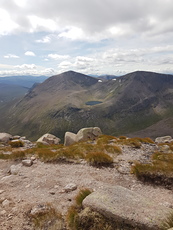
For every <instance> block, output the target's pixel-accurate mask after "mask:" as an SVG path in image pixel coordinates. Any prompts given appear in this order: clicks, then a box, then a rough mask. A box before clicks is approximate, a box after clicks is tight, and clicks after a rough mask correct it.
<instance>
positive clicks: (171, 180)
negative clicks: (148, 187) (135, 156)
mask: <svg viewBox="0 0 173 230" xmlns="http://www.w3.org/2000/svg"><path fill="white" fill-rule="evenodd" d="M151 160H152V162H151V163H150V164H143V163H140V162H136V163H135V165H134V166H133V167H132V173H134V174H135V175H136V176H137V178H138V179H140V180H142V181H144V182H150V183H154V184H157V185H164V186H166V187H168V188H172V186H173V154H170V153H168V154H166V153H161V152H155V153H154V154H153V155H152V159H151Z"/></svg>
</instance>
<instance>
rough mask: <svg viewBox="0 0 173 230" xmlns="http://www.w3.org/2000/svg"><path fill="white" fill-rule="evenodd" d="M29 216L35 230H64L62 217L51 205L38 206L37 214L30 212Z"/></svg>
mask: <svg viewBox="0 0 173 230" xmlns="http://www.w3.org/2000/svg"><path fill="white" fill-rule="evenodd" d="M28 216H29V218H30V220H31V223H32V224H33V227H34V229H38V230H41V229H52V230H55V229H59V230H63V229H64V221H63V218H62V215H61V214H60V213H59V212H58V211H57V210H56V209H55V208H54V207H53V206H52V205H51V204H44V205H38V206H37V207H36V210H35V212H34V213H32V212H31V211H30V212H29V213H28Z"/></svg>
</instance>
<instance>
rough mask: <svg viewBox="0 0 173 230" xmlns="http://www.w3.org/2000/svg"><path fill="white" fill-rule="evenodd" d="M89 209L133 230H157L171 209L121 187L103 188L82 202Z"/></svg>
mask: <svg viewBox="0 0 173 230" xmlns="http://www.w3.org/2000/svg"><path fill="white" fill-rule="evenodd" d="M83 206H84V208H86V207H89V208H90V209H92V210H93V211H96V212H98V213H100V214H102V215H104V216H105V217H106V218H108V219H112V220H113V221H115V222H118V223H119V224H120V226H127V225H130V226H131V227H133V229H136V228H137V229H143V230H149V229H150V230H151V229H152V230H156V229H157V230H159V229H160V226H161V223H162V222H163V221H164V220H165V218H166V217H167V216H168V215H169V213H170V212H171V211H172V209H170V208H167V207H165V206H162V205H159V204H158V203H154V202H153V201H152V200H150V199H148V198H146V197H143V196H141V195H139V194H138V193H135V192H133V191H130V190H129V189H126V188H123V187H121V186H115V187H104V189H102V190H98V191H95V192H93V193H91V194H90V195H89V196H87V197H86V198H85V199H84V200H83Z"/></svg>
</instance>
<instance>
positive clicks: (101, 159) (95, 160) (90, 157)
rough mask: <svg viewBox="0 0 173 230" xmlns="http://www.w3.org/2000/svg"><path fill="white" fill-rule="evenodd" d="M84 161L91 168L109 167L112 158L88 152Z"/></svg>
mask: <svg viewBox="0 0 173 230" xmlns="http://www.w3.org/2000/svg"><path fill="white" fill-rule="evenodd" d="M85 159H86V160H87V162H89V164H91V165H93V166H110V165H112V163H113V158H112V157H111V156H109V155H108V154H106V153H104V152H90V153H88V154H87V156H86V158H85Z"/></svg>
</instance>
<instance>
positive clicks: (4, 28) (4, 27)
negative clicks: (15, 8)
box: [0, 8, 18, 35]
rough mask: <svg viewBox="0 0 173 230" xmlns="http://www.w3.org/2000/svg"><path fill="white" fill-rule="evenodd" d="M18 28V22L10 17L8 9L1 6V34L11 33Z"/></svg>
mask: <svg viewBox="0 0 173 230" xmlns="http://www.w3.org/2000/svg"><path fill="white" fill-rule="evenodd" d="M16 29H18V24H17V23H16V22H15V21H14V20H13V19H12V18H11V17H10V14H9V13H8V11H6V10H4V9H2V8H0V35H7V34H10V33H11V32H12V31H14V30H16Z"/></svg>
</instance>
